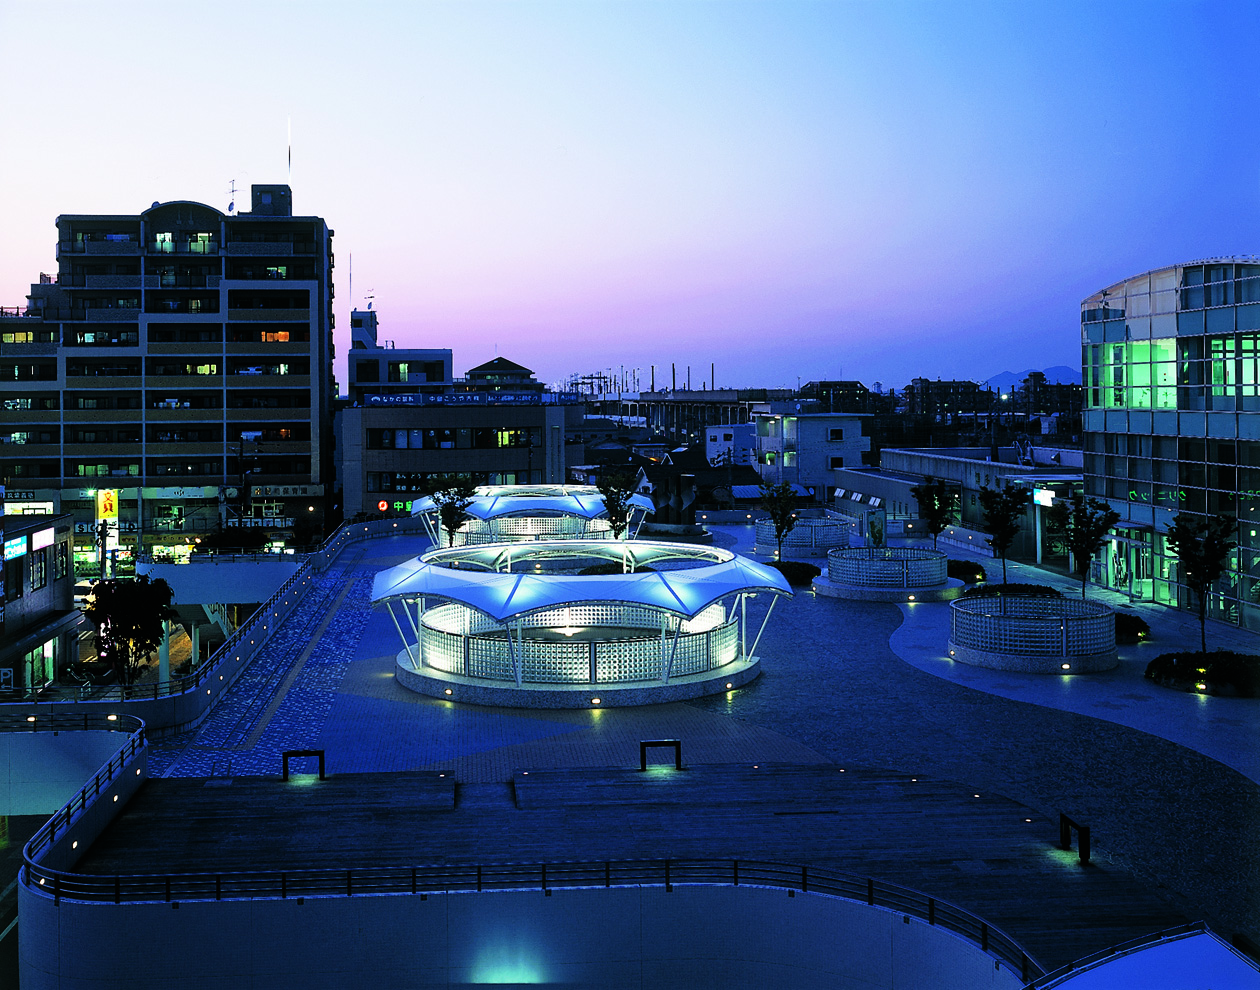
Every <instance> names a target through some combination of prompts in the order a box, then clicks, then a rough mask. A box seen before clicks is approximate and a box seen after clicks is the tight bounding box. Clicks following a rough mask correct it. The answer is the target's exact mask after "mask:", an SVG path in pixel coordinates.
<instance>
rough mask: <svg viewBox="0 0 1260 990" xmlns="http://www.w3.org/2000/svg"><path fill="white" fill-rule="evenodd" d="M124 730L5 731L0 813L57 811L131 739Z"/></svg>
mask: <svg viewBox="0 0 1260 990" xmlns="http://www.w3.org/2000/svg"><path fill="white" fill-rule="evenodd" d="M127 739H128V734H127V733H125V732H123V733H119V732H108V731H105V730H102V731H99V732H96V731H91V730H89V731H87V732H83V731H60V732H57V731H48V732H0V815H51V814H52V813H53V812H54V811H56V810H57V809H59V808H60V807H61V806H62V805H64V804H65V803H66V802H67V801H69V800H70V798H72V797H73V796H74V794H75V792H76V791H78V790H79V788H80V787H82V786H83V782H84V781H85V780H89V779H91V777H92V775H93V774H94V773H96V771H97V770H99V769H100V768H101V766H102V765H103V764H105V763H107V762H109V759H110V757H112V756H113V755H114V754H115V753H117V752H118V750H120V749H121V748H122V747H123V745H124V744H125V743H126V742H127Z"/></svg>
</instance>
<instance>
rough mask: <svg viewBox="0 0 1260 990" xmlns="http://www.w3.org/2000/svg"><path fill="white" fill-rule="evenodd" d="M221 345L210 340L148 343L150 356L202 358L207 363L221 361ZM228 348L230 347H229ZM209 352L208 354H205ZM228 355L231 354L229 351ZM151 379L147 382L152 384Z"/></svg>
mask: <svg viewBox="0 0 1260 990" xmlns="http://www.w3.org/2000/svg"><path fill="white" fill-rule="evenodd" d="M221 346H222V345H221V344H219V343H217V342H216V341H210V340H186V341H185V340H176V341H155V340H151V341H149V354H150V356H157V355H161V354H176V355H179V356H180V357H192V358H204V359H205V360H207V361H215V362H218V361H221V360H222V359H223V358H222V352H221V351H220V350H219V348H220V347H221ZM229 346H230V345H229ZM207 352H209V353H207ZM228 353H231V352H230V351H229V352H228ZM152 381H153V379H152V377H151V378H150V379H149V382H150V383H152Z"/></svg>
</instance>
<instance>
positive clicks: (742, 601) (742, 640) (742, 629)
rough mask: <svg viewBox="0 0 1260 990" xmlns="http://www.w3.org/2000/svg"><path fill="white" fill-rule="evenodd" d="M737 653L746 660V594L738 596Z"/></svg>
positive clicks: (742, 593) (741, 593)
mask: <svg viewBox="0 0 1260 990" xmlns="http://www.w3.org/2000/svg"><path fill="white" fill-rule="evenodd" d="M739 652H740V655H741V656H742V657H743V658H744V659H745V660H747V659H748V593H747V592H743V591H741V592H740V594H739Z"/></svg>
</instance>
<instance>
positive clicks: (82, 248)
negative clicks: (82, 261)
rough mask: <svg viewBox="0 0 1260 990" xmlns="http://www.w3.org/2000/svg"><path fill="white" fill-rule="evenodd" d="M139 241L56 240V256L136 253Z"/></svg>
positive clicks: (138, 249)
mask: <svg viewBox="0 0 1260 990" xmlns="http://www.w3.org/2000/svg"><path fill="white" fill-rule="evenodd" d="M139 253H140V242H139V241H138V240H135V241H105V240H100V241H58V242H57V257H58V258H60V257H61V256H62V254H68V255H69V254H83V255H96V256H100V255H128V254H131V255H138V254H139Z"/></svg>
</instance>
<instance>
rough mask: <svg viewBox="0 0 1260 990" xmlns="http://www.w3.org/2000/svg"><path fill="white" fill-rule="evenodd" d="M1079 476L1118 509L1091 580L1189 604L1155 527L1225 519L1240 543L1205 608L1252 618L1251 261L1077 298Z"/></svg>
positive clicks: (1257, 570)
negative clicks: (1194, 518) (1178, 520)
mask: <svg viewBox="0 0 1260 990" xmlns="http://www.w3.org/2000/svg"><path fill="white" fill-rule="evenodd" d="M1081 347H1082V366H1083V370H1084V384H1085V411H1084V417H1083V418H1084V435H1085V475H1086V478H1085V484H1086V492H1087V493H1088V494H1090V495H1094V496H1098V497H1101V498H1105V499H1106V500H1107V501H1109V502H1110V503H1111V504H1112V505H1113V506H1114V507H1115V508H1116V510H1117V511H1118V512H1120V513H1121V515H1122V522H1121V523H1120V525H1119V526H1118V527H1117V533H1118V535H1117V536H1115V537H1114V539H1113V541H1112V542H1111V543H1110V544H1108V546H1107V549H1106V551H1105V553H1104V555H1103V559H1102V560H1101V561H1099V562H1098V567H1099V573H1098V574H1097V575H1096V577H1097V578H1098V579H1099V580H1102V581H1104V582H1105V583H1106V584H1107V585H1109V586H1110V587H1113V588H1116V589H1119V590H1121V591H1125V592H1128V593H1129V594H1130V595H1132V596H1133V597H1134V598H1135V599H1145V600H1154V601H1157V602H1163V603H1166V604H1169V605H1181V606H1183V607H1187V608H1193V607H1195V604H1194V599H1193V596H1192V595H1191V593H1190V591H1189V590H1188V589H1187V588H1186V587H1185V586H1184V585H1183V584H1181V583H1180V582H1179V574H1178V571H1177V566H1176V557H1175V555H1174V554H1173V553H1172V552H1171V551H1170V550H1169V549H1168V547H1167V546H1166V544H1165V541H1164V536H1163V534H1164V532H1165V531H1166V530H1167V528H1168V525H1169V523H1171V522H1172V519H1173V517H1174V516H1175V515H1176V514H1177V513H1178V512H1190V513H1195V514H1197V515H1215V516H1224V517H1226V518H1228V519H1230V520H1233V521H1234V522H1236V524H1237V540H1238V544H1239V548H1238V549H1237V550H1236V551H1234V553H1232V554H1231V555H1230V558H1229V561H1228V563H1227V566H1226V571H1225V575H1224V576H1223V577H1222V578H1221V580H1220V581H1219V582H1218V583H1217V585H1216V588H1215V590H1214V592H1213V593H1212V595H1211V596H1210V601H1209V603H1208V614H1209V615H1210V616H1212V617H1214V618H1217V619H1222V620H1224V621H1227V622H1233V623H1237V624H1241V625H1244V626H1246V627H1248V628H1260V536H1257V533H1260V512H1258V509H1260V258H1256V257H1229V258H1213V259H1210V260H1207V261H1196V262H1191V263H1189V264H1185V265H1173V266H1171V267H1168V268H1160V269H1157V270H1155V271H1151V272H1147V273H1146V274H1144V275H1139V276H1137V277H1135V278H1130V279H1126V280H1125V281H1123V282H1117V283H1116V284H1115V285H1112V286H1110V287H1108V288H1106V289H1104V290H1102V291H1101V292H1096V293H1094V294H1093V295H1091V296H1089V297H1088V298H1087V299H1086V300H1085V301H1084V302H1083V303H1082V304H1081Z"/></svg>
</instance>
